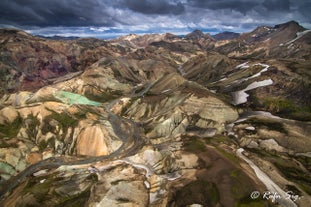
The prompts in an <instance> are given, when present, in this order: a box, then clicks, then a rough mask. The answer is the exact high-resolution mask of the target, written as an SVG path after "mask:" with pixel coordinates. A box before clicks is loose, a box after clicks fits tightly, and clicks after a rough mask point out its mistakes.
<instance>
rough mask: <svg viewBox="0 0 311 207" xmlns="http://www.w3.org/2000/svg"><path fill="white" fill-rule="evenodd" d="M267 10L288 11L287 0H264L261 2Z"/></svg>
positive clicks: (288, 3) (288, 4)
mask: <svg viewBox="0 0 311 207" xmlns="http://www.w3.org/2000/svg"><path fill="white" fill-rule="evenodd" d="M262 5H263V6H264V7H265V8H266V9H267V10H269V11H289V10H290V2H289V0H265V1H264V2H263V4H262Z"/></svg>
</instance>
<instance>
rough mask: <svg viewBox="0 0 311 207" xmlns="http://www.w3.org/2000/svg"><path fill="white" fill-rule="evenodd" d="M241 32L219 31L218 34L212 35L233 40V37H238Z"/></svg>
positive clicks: (218, 38)
mask: <svg viewBox="0 0 311 207" xmlns="http://www.w3.org/2000/svg"><path fill="white" fill-rule="evenodd" d="M239 36H240V34H239V33H235V32H227V31H226V32H221V33H218V34H216V35H212V37H213V38H214V39H215V40H231V39H234V38H237V37H239Z"/></svg>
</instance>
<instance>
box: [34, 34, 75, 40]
mask: <svg viewBox="0 0 311 207" xmlns="http://www.w3.org/2000/svg"><path fill="white" fill-rule="evenodd" d="M36 36H37V37H40V38H46V39H51V40H76V39H79V38H80V37H74V36H69V37H64V36H59V35H54V36H43V35H36Z"/></svg>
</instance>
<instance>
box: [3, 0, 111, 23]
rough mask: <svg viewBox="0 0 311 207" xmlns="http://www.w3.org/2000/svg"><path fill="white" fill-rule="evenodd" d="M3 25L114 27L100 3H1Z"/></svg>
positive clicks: (93, 0) (5, 0)
mask: <svg viewBox="0 0 311 207" xmlns="http://www.w3.org/2000/svg"><path fill="white" fill-rule="evenodd" d="M0 8H1V10H0V22H1V23H2V24H17V25H36V26H58V25H64V26H83V25H85V26H86V25H93V24H101V25H107V26H109V25H112V24H111V19H109V18H107V19H106V20H105V19H103V18H102V19H101V20H100V21H99V20H98V19H97V18H98V17H104V16H106V13H105V6H104V5H102V4H100V3H99V2H98V1H96V0H88V1H84V0H66V1H59V0H48V1H42V0H1V1H0Z"/></svg>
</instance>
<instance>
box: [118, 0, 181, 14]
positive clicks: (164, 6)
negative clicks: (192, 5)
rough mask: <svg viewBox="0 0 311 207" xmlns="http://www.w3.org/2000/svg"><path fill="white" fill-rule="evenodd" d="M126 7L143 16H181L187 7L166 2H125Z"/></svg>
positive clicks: (143, 0)
mask: <svg viewBox="0 0 311 207" xmlns="http://www.w3.org/2000/svg"><path fill="white" fill-rule="evenodd" d="M123 3H124V4H123V5H124V7H127V8H129V9H130V10H132V11H134V12H139V13H143V14H175V15H178V14H181V13H183V12H184V11H185V7H184V5H183V4H182V3H181V2H177V3H170V2H168V1H165V0H158V1H152V0H140V1H137V0H124V1H123Z"/></svg>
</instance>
